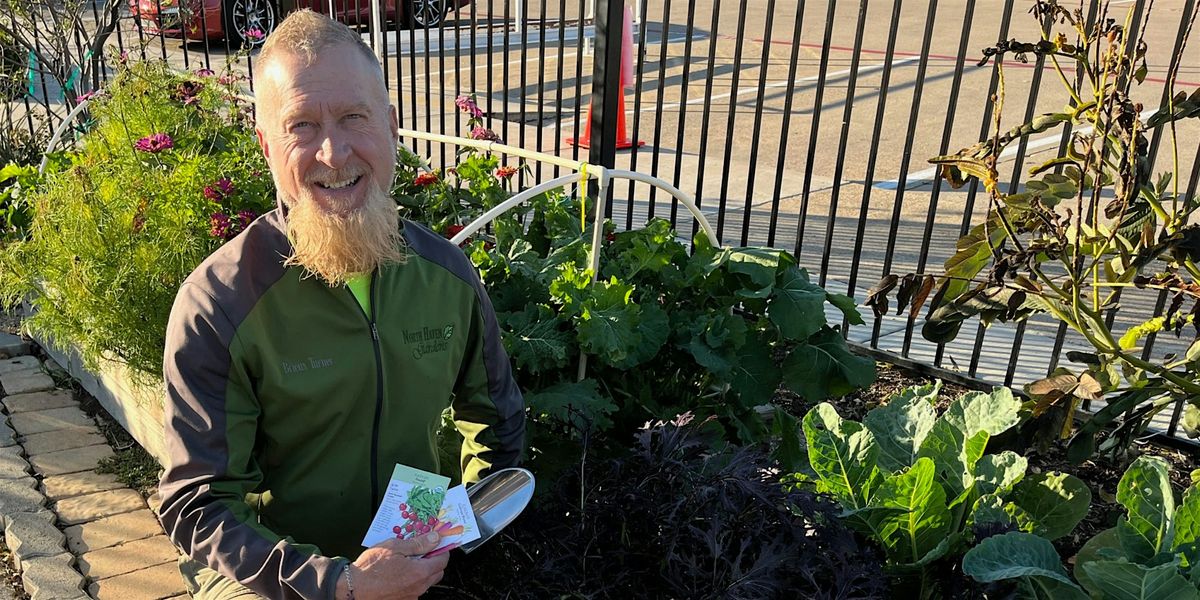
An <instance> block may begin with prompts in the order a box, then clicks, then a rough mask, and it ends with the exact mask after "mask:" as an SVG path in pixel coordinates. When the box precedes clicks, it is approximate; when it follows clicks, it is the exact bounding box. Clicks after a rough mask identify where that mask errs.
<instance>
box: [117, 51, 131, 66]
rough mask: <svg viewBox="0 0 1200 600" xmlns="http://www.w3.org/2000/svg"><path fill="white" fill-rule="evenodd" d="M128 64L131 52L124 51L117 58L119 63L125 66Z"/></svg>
mask: <svg viewBox="0 0 1200 600" xmlns="http://www.w3.org/2000/svg"><path fill="white" fill-rule="evenodd" d="M127 62H129V51H128V50H122V51H121V54H120V55H118V56H117V63H118V64H122V65H123V64H125V63H127Z"/></svg>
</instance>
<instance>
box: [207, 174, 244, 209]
mask: <svg viewBox="0 0 1200 600" xmlns="http://www.w3.org/2000/svg"><path fill="white" fill-rule="evenodd" d="M235 192H237V190H236V189H234V187H233V182H232V181H230V180H229V178H228V177H222V178H220V179H218V180H216V181H214V182H212V183H211V184H209V185H206V186H204V197H205V198H208V199H209V200H212V201H213V202H216V203H218V204H220V203H221V201H223V200H225V199H226V198H228V197H230V196H232V195H233V194H234V193H235Z"/></svg>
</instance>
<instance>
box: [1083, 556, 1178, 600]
mask: <svg viewBox="0 0 1200 600" xmlns="http://www.w3.org/2000/svg"><path fill="white" fill-rule="evenodd" d="M1083 569H1084V570H1085V571H1086V572H1087V574H1088V582H1089V583H1090V584H1091V586H1092V587H1089V588H1088V591H1089V592H1092V594H1093V595H1097V596H1099V597H1102V598H1105V600H1110V599H1111V600H1197V599H1200V591H1197V590H1196V588H1195V587H1192V584H1190V583H1188V581H1187V580H1186V579H1184V578H1183V576H1182V575H1180V574H1179V571H1178V569H1177V568H1176V566H1175V564H1174V563H1167V564H1165V565H1159V566H1157V567H1153V568H1150V567H1145V566H1142V565H1139V564H1137V563H1131V562H1128V561H1124V560H1120V561H1117V560H1097V561H1093V562H1089V563H1085V564H1084V565H1083Z"/></svg>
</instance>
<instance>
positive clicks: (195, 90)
mask: <svg viewBox="0 0 1200 600" xmlns="http://www.w3.org/2000/svg"><path fill="white" fill-rule="evenodd" d="M202 89H204V84H203V83H200V82H199V81H185V82H183V83H181V84H179V85H178V86H176V87H175V91H174V92H172V93H171V98H172V99H174V100H178V101H180V102H182V103H183V105H184V106H188V105H191V104H198V103H199V102H200V96H199V94H200V90H202Z"/></svg>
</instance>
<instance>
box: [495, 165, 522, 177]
mask: <svg viewBox="0 0 1200 600" xmlns="http://www.w3.org/2000/svg"><path fill="white" fill-rule="evenodd" d="M516 174H517V168H516V167H510V166H507V165H505V166H503V167H499V168H497V169H496V177H499V178H500V179H508V178H509V177H512V176H513V175H516Z"/></svg>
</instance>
